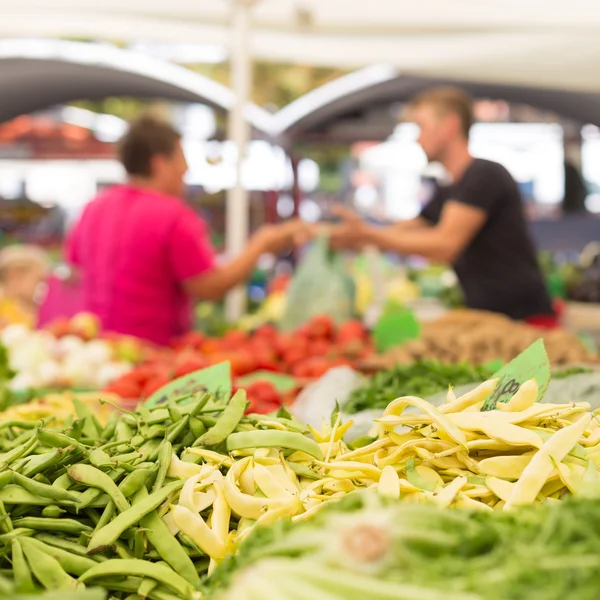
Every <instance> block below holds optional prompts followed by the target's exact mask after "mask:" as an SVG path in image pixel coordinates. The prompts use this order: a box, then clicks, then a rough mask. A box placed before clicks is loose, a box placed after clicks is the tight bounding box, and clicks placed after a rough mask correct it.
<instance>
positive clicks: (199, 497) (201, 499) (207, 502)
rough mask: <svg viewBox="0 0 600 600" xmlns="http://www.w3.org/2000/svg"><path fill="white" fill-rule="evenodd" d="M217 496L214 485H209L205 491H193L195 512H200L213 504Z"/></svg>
mask: <svg viewBox="0 0 600 600" xmlns="http://www.w3.org/2000/svg"><path fill="white" fill-rule="evenodd" d="M216 498H217V496H216V493H215V490H214V487H210V488H209V489H208V490H206V492H194V507H195V509H196V512H197V513H201V512H202V511H203V510H206V509H207V508H209V507H210V506H212V505H213V503H214V501H215V500H216Z"/></svg>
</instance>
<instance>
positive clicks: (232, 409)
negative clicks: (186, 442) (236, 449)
mask: <svg viewBox="0 0 600 600" xmlns="http://www.w3.org/2000/svg"><path fill="white" fill-rule="evenodd" d="M247 408H248V402H247V401H246V391H245V390H239V391H237V392H236V393H235V395H234V396H233V398H232V399H231V400H230V401H229V404H228V405H227V408H226V409H225V410H224V411H223V414H222V415H221V416H220V417H219V419H218V420H217V422H216V423H215V425H214V426H213V427H211V428H210V429H209V430H208V431H207V432H206V433H205V434H204V435H203V436H202V437H201V438H200V439H199V440H198V441H197V442H196V444H195V445H199V446H217V445H218V444H221V443H222V442H224V441H225V440H226V439H227V437H228V436H229V435H230V434H232V433H233V432H234V431H235V428H236V427H237V426H238V425H239V422H240V421H241V420H242V417H243V416H244V413H245V412H246V409H247Z"/></svg>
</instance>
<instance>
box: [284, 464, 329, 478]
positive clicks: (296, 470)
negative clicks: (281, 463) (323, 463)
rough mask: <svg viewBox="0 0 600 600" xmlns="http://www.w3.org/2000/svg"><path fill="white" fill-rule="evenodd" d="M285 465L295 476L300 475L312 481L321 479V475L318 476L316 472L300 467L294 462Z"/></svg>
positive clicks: (303, 466) (304, 466)
mask: <svg viewBox="0 0 600 600" xmlns="http://www.w3.org/2000/svg"><path fill="white" fill-rule="evenodd" d="M287 465H288V467H289V468H290V469H291V470H292V471H294V473H296V475H300V477H306V478H307V479H314V480H315V481H318V480H319V479H322V476H321V475H319V474H318V473H317V472H316V471H313V470H312V469H309V468H308V467H307V466H306V465H301V464H299V463H294V462H288V463H287Z"/></svg>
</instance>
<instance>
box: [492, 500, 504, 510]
mask: <svg viewBox="0 0 600 600" xmlns="http://www.w3.org/2000/svg"><path fill="white" fill-rule="evenodd" d="M505 506H506V502H505V501H504V500H500V502H496V504H495V505H494V509H495V510H502V509H503V508H504V507H505Z"/></svg>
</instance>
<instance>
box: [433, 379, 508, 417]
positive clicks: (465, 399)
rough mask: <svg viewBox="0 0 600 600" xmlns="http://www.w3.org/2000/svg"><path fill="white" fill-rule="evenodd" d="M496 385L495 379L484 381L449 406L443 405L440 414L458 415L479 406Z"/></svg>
mask: <svg viewBox="0 0 600 600" xmlns="http://www.w3.org/2000/svg"><path fill="white" fill-rule="evenodd" d="M497 384H498V380H497V379H490V380H489V381H484V382H483V383H482V384H481V385H478V386H477V387H476V388H475V389H474V390H471V391H470V392H467V393H466V394H464V395H462V396H461V397H460V398H457V399H456V400H454V401H453V402H451V403H450V404H445V405H443V406H441V407H440V412H441V413H443V414H450V413H458V412H462V411H464V410H466V409H467V408H469V407H470V406H473V405H474V404H479V403H480V402H482V401H483V400H486V399H487V398H488V397H489V395H490V394H491V393H492V392H493V391H494V390H495V389H496V385H497Z"/></svg>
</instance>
